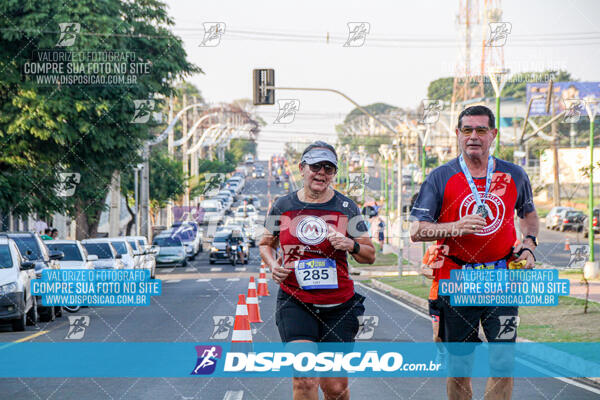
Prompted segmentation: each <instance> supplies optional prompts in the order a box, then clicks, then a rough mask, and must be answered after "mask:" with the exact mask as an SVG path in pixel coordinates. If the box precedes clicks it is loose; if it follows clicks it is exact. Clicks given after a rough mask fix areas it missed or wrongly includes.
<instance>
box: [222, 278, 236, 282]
mask: <svg viewBox="0 0 600 400" xmlns="http://www.w3.org/2000/svg"><path fill="white" fill-rule="evenodd" d="M225 280H226V281H227V282H237V281H239V280H240V278H227V279H225Z"/></svg>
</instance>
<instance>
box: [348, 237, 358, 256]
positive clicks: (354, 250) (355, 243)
mask: <svg viewBox="0 0 600 400" xmlns="http://www.w3.org/2000/svg"><path fill="white" fill-rule="evenodd" d="M359 251H360V244H358V242H357V241H356V240H355V241H354V247H353V248H352V250H350V254H356V253H358V252H359Z"/></svg>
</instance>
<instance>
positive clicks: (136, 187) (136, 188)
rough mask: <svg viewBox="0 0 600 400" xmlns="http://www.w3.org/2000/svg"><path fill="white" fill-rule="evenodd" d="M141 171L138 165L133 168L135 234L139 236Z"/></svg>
mask: <svg viewBox="0 0 600 400" xmlns="http://www.w3.org/2000/svg"><path fill="white" fill-rule="evenodd" d="M139 172H140V168H138V167H137V166H135V167H134V168H133V199H134V203H135V204H134V206H133V210H134V212H135V215H134V217H133V218H134V219H135V224H134V227H135V230H134V231H135V235H136V236H138V235H139V234H140V202H139V182H138V173H139Z"/></svg>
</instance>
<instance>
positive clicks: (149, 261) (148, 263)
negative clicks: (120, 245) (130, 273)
mask: <svg viewBox="0 0 600 400" xmlns="http://www.w3.org/2000/svg"><path fill="white" fill-rule="evenodd" d="M125 238H126V239H127V241H128V242H129V245H130V246H131V248H133V251H134V252H136V253H137V256H136V258H137V261H136V265H137V268H141V269H147V270H148V271H150V278H152V279H154V277H155V275H156V253H157V252H158V251H157V250H156V249H153V248H152V246H149V245H148V239H146V237H144V236H126V237H125Z"/></svg>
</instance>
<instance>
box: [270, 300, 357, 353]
mask: <svg viewBox="0 0 600 400" xmlns="http://www.w3.org/2000/svg"><path fill="white" fill-rule="evenodd" d="M364 300H365V297H364V296H362V295H360V294H358V293H354V296H353V297H352V298H350V300H348V301H347V302H345V303H342V304H340V305H337V306H333V307H316V306H315V305H313V304H308V303H303V302H301V301H299V300H297V299H296V298H294V297H293V296H291V295H289V294H287V293H286V292H284V291H283V290H281V289H279V293H277V311H276V313H275V322H276V324H277V328H278V329H279V335H280V336H281V341H282V342H291V341H294V340H310V341H311V342H354V337H355V336H356V334H357V333H358V329H359V322H358V317H359V316H361V315H363V314H364V312H365V306H364V305H363V302H364Z"/></svg>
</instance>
